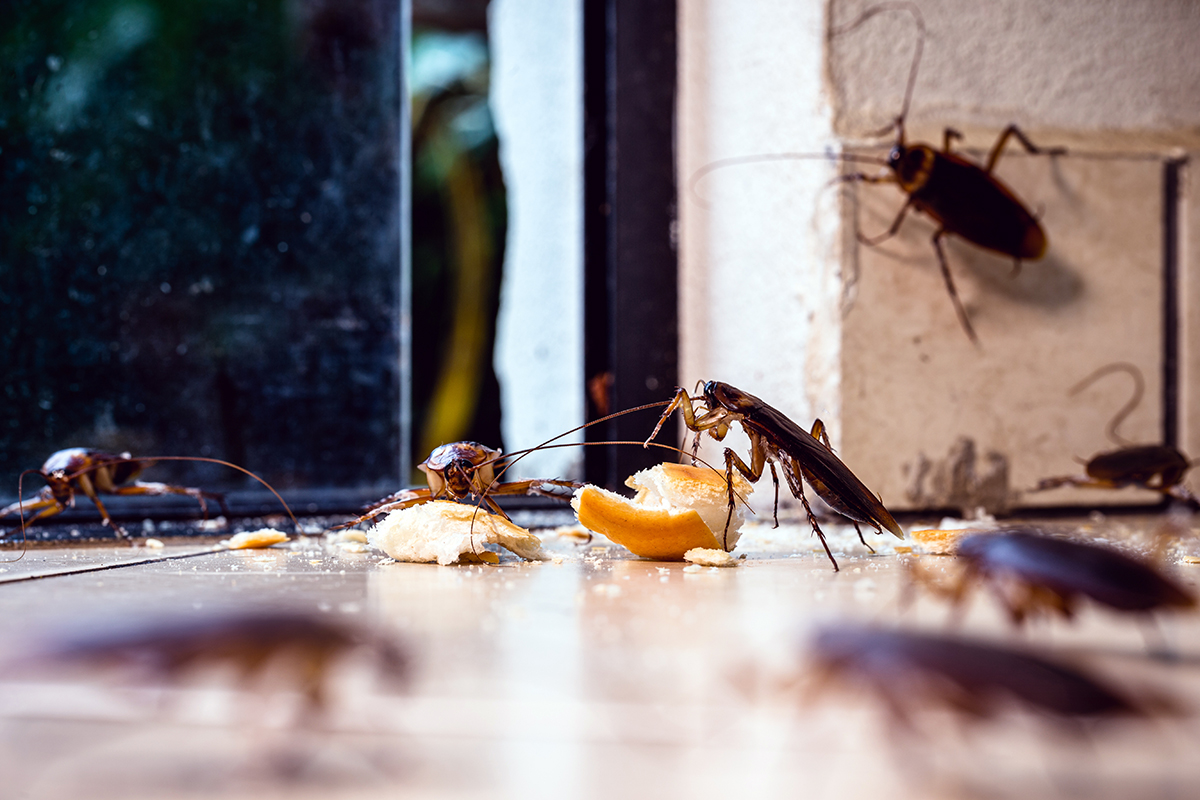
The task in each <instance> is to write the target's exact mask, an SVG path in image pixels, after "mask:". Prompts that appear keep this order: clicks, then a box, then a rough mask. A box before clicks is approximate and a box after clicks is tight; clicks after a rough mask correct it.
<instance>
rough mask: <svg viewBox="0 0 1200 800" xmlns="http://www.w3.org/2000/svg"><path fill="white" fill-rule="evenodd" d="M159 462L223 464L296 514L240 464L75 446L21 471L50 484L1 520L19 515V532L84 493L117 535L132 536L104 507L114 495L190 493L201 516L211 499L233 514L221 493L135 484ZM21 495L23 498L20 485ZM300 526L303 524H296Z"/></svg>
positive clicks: (13, 506)
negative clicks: (140, 455)
mask: <svg viewBox="0 0 1200 800" xmlns="http://www.w3.org/2000/svg"><path fill="white" fill-rule="evenodd" d="M156 461H201V462H204V463H208V464H219V465H221V466H224V467H228V468H230V469H235V470H238V471H239V472H242V473H245V474H246V475H249V476H250V477H252V478H254V479H255V480H256V481H258V482H259V483H261V484H262V485H263V486H266V487H267V489H269V490H270V491H271V493H272V494H274V495H275V497H276V499H278V500H279V502H280V503H282V504H283V507H284V509H285V510H287V513H288V516H292V512H291V509H289V508H288V506H287V503H285V502H284V501H283V498H282V497H280V496H279V493H278V492H276V491H275V490H274V489H273V488H272V487H271V486H270V484H268V483H267V482H266V481H264V480H263V479H262V478H260V477H258V476H257V475H255V474H254V473H253V472H250V471H249V470H247V469H245V468H244V467H239V466H238V465H237V464H231V463H229V462H228V461H222V460H220V459H216V458H205V457H202V456H155V457H151V458H134V457H133V456H132V455H130V454H129V453H120V454H114V453H105V452H102V451H100V450H92V449H88V448H83V447H72V448H68V449H66V450H59V451H58V452H56V453H54V454H53V455H51V456H50V457H49V458H48V459H46V463H44V464H43V465H42V466H41V468H40V469H36V470H26V471H25V472H22V473H21V477H22V479H23V478H24V476H25V475H26V474H27V473H37V474H38V475H41V476H42V478H44V479H45V481H46V486H45V487H43V488H42V490H41V491H40V492H39V493H38V494H37V495H35V496H34V497H31V498H29V499H28V500H23V499H18V500H17V501H16V502H15V503H12V504H11V505H8V506H6V507H5V508H3V509H0V517H5V516H9V515H12V514H18V515H20V517H21V527H20V530H22V531H24V529H25V527H26V526H27V525H29V524H32V523H34V522H36V521H38V520H41V519H45V518H46V517H51V516H54V515H55V514H60V513H62V512H63V511H65V510H67V509H68V508H73V507H74V506H75V493H76V492H79V493H82V494H83V496H84V497H87V498H88V499H89V500H91V501H92V503H93V504H95V506H96V510H97V511H99V512H100V516H101V518H102V519H103V523H104V525H106V526H108V527H110V528H112V529H113V531H115V532H116V534H117V536H120V537H125V536H128V534H127V533H126V531H125V529H124V528H122V527H121V526H120V525H118V524H117V523H116V522H114V521H113V519H112V517H111V516H109V513H108V509H106V508H105V507H104V503H103V502H102V501H101V500H100V495H101V494H108V495H114V496H125V497H128V496H133V495H143V496H154V497H157V496H162V495H168V494H175V495H186V496H187V497H192V498H194V499H195V500H196V501H197V502H199V504H200V509H201V512H202V513H205V514H207V511H208V506H207V502H206V501H208V500H215V501H216V502H217V503H218V504H219V505H220V506H221V510H222V511H223V512H224V513H225V514H227V515H228V514H229V509H228V508H227V507H226V505H225V496H224V495H222V494H219V493H217V492H208V491H204V490H202V489H196V488H193V487H190V486H175V485H173V484H169V483H156V482H147V481H139V480H136V478H137V476H138V475H140V474H141V472H142V470H144V469H146V468H147V467H148V466H150V465H151V464H153V463H155V462H156ZM17 491H18V494H20V486H18V489H17ZM26 512H30V513H33V516H32V517H30V518H29V519H25V513H26ZM292 522H293V523H296V518H295V517H294V516H292ZM296 527H297V528H299V524H298V523H297V524H296Z"/></svg>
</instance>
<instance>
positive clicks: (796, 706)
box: [0, 517, 1200, 799]
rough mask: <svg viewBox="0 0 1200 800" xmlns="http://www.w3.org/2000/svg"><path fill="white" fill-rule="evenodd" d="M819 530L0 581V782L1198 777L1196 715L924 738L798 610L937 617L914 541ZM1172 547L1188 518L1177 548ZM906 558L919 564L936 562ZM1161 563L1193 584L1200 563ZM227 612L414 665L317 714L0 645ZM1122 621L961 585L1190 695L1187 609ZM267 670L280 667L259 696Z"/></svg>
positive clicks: (428, 787) (92, 550) (567, 789)
mask: <svg viewBox="0 0 1200 800" xmlns="http://www.w3.org/2000/svg"><path fill="white" fill-rule="evenodd" d="M918 524H919V523H918ZM1056 524H1058V525H1068V526H1069V525H1070V524H1071V523H1069V522H1064V521H1058V522H1057V523H1056ZM1155 524H1157V519H1156V518H1154V517H1144V518H1143V517H1137V518H1124V517H1123V518H1113V519H1111V520H1102V521H1097V520H1093V521H1091V522H1087V523H1080V525H1076V526H1075V527H1080V526H1085V527H1087V528H1088V529H1089V531H1090V533H1091V534H1093V535H1099V536H1103V537H1106V538H1113V539H1119V538H1128V537H1129V536H1130V535H1136V534H1137V533H1138V532H1140V531H1144V530H1148V529H1151V528H1152V527H1153V526H1154V525H1155ZM828 527H829V529H830V530H831V531H835V534H834V537H833V538H834V542H835V547H838V549H840V550H841V551H842V552H843V553H844V554H843V555H841V556H840V557H839V560H840V562H841V564H842V571H841V572H840V573H837V574H834V572H833V571H832V570H831V569H830V567H829V564H828V562H827V561H826V560H825V558H824V556H823V555H819V554H818V553H816V552H814V550H813V543H812V541H811V539H810V538H809V536H808V530H807V526H806V525H805V526H785V527H784V528H782V529H780V530H779V531H771V530H769V529H765V528H759V529H755V530H752V531H751V532H750V533H749V534H748V535H747V537H746V538H745V539H744V540H743V543H742V547H741V548H740V550H739V552H741V551H745V552H746V553H747V558H746V559H745V560H744V561H743V562H741V564H740V565H739V566H738V567H736V568H733V569H723V570H717V569H710V568H697V567H689V566H686V565H684V564H666V563H654V562H647V561H642V560H640V559H636V558H633V557H631V556H629V555H628V554H627V553H625V551H624V550H623V549H622V548H618V547H615V546H611V545H606V544H596V543H593V544H591V545H587V546H580V545H578V544H576V543H575V542H574V541H572V540H570V539H568V538H563V537H558V536H556V535H554V534H547V535H546V540H547V543H548V549H549V550H550V551H551V552H552V553H553V554H554V555H555V559H554V560H552V561H547V562H541V563H522V562H517V561H514V560H508V559H506V560H504V561H503V562H502V563H501V564H500V566H498V567H494V566H484V567H438V566H432V565H415V564H396V563H381V555H380V554H379V553H374V552H371V551H363V550H362V548H353V547H352V548H347V547H344V546H342V545H338V544H334V543H332V542H327V541H326V540H324V539H323V538H321V537H318V536H314V537H309V538H303V539H299V540H294V541H293V542H290V543H288V544H284V545H278V546H276V547H274V548H272V549H270V550H258V551H250V550H247V551H222V552H208V553H202V554H199V555H193V556H189V557H185V558H177V559H172V560H163V561H156V562H153V563H143V564H139V565H133V566H126V567H120V568H116V569H111V570H104V571H97V572H87V573H80V574H74V575H68V576H60V577H51V578H45V579H40V580H32V581H25V582H12V583H8V584H0V604H2V605H0V607H2V608H3V610H4V614H3V615H2V617H0V648H3V650H2V652H3V654H4V655H5V656H6V657H8V658H9V659H10V661H9V665H8V666H7V667H6V668H5V671H4V673H3V675H2V681H0V737H3V739H2V744H3V746H0V774H3V776H4V779H3V786H4V787H5V788H4V790H3V791H0V795H2V796H3V797H6V798H8V797H11V798H62V797H89V798H110V797H111V798H142V797H145V798H152V797H153V798H172V797H222V798H225V797H254V798H266V797H289V798H293V797H294V798H307V797H313V798H316V797H321V798H329V797H355V798H357V797H362V798H375V797H379V798H382V797H395V796H400V795H403V796H410V797H413V796H415V797H423V796H429V797H435V796H436V797H482V796H488V797H522V798H524V797H631V796H645V797H664V796H665V797H676V796H677V797H685V796H686V797H805V798H821V797H838V798H843V797H845V798H856V797H863V798H867V797H870V798H876V799H877V798H898V797H914V798H915V797H922V798H928V797H987V798H995V797H1088V798H1128V797H1135V796H1136V797H1190V796H1195V794H1194V793H1195V791H1196V787H1197V786H1200V759H1197V758H1196V756H1195V748H1196V745H1197V744H1200V721H1198V720H1197V719H1196V717H1195V716H1193V715H1184V716H1181V717H1178V718H1162V719H1154V720H1151V721H1143V722H1137V723H1127V724H1122V725H1120V726H1118V727H1110V728H1106V729H1098V730H1093V731H1090V732H1089V733H1088V734H1087V735H1085V736H1083V737H1076V738H1070V737H1066V736H1065V735H1064V734H1062V733H1061V732H1060V731H1058V730H1057V729H1056V728H1054V727H1053V726H1050V725H1047V724H1045V723H1044V722H1041V721H1038V720H1034V719H1030V718H1028V717H1024V716H1020V715H1017V716H1014V717H1011V718H1005V719H1002V720H999V721H998V722H996V723H994V724H986V723H985V724H980V725H976V726H959V725H958V724H956V723H955V722H954V721H953V720H949V719H947V718H945V716H944V715H941V714H936V713H935V714H930V715H928V716H923V717H922V718H921V720H920V723H921V725H922V728H923V732H922V733H921V734H919V735H918V734H915V733H912V732H900V731H897V730H894V729H892V728H889V727H888V726H887V725H886V720H885V718H884V717H883V716H882V714H881V711H880V707H879V705H878V703H877V702H875V700H874V698H873V697H870V696H861V695H858V696H855V695H852V694H848V693H841V692H838V691H835V689H834V687H832V686H829V687H824V686H822V687H817V686H815V685H813V684H812V683H811V682H808V683H805V681H804V680H803V676H804V675H806V674H807V673H805V671H804V668H803V664H804V643H805V641H806V637H807V632H808V631H809V630H810V629H811V628H812V627H813V626H815V625H818V624H835V625H836V624H849V623H850V622H852V621H872V622H877V623H879V624H883V625H888V626H904V627H915V628H926V629H928V628H934V629H939V628H944V627H946V626H947V625H948V623H949V611H948V609H947V608H946V607H945V605H944V604H942V603H941V602H940V601H938V600H935V599H933V598H930V597H920V598H918V599H917V600H916V601H915V603H912V604H905V603H903V602H902V601H901V599H902V594H903V591H902V590H903V587H904V586H905V585H907V583H908V577H907V575H908V573H907V570H906V569H905V568H904V566H903V563H904V561H905V560H906V559H907V558H908V557H906V556H902V555H897V554H895V553H894V552H891V551H890V548H891V543H890V542H889V543H887V544H886V545H885V547H886V548H888V552H883V551H882V550H881V553H880V554H879V555H876V556H871V555H868V554H866V553H865V551H864V550H863V549H862V547H861V546H860V545H858V544H857V543H856V542H855V541H854V538H853V532H852V531H850V532H849V533H848V534H847V533H846V532H845V531H838V529H837V528H836V526H828ZM906 527H912V525H908V526H906ZM879 541H882V540H879ZM1193 545H1195V547H1196V548H1200V541H1198V542H1195V543H1190V544H1185V545H1184V547H1192V546H1193ZM203 549H204V546H203V545H202V544H197V543H196V542H195V541H191V540H188V541H183V542H178V541H177V540H167V546H166V547H165V548H164V549H163V550H161V551H159V550H148V549H147V548H144V547H138V548H131V547H130V546H129V545H111V546H89V547H80V548H45V547H40V548H37V549H31V550H30V551H29V552H28V553H27V554H26V555H25V556H24V558H23V559H22V560H20V561H17V562H15V563H8V564H4V565H0V566H2V567H3V570H4V571H3V572H0V581H2V580H6V579H12V578H15V577H18V576H21V575H27V574H31V573H33V572H37V571H58V570H62V569H68V568H76V567H79V566H81V565H100V564H104V563H110V562H116V561H120V560H122V559H141V558H145V557H147V556H153V557H157V556H162V555H179V554H183V553H195V552H200V551H202V550H203ZM921 559H922V561H923V562H924V563H926V564H927V565H929V566H930V567H931V568H932V569H934V570H940V569H943V568H944V566H945V564H946V563H947V562H948V559H945V558H940V557H935V556H923V557H921ZM384 561H385V560H384ZM1174 569H1175V570H1176V573H1177V574H1178V576H1179V577H1180V578H1181V580H1183V581H1184V582H1186V583H1187V584H1189V585H1191V586H1192V587H1193V588H1194V587H1195V585H1196V582H1197V576H1198V575H1200V572H1197V571H1200V566H1194V565H1188V564H1180V565H1177V566H1175V567H1174ZM1189 570H1190V571H1189ZM248 609H260V610H280V611H284V610H286V611H293V612H308V613H311V614H314V615H318V616H322V618H333V619H343V620H347V621H351V622H354V623H355V624H358V625H370V626H372V627H374V628H377V629H378V630H379V631H380V633H381V635H384V636H387V637H395V638H397V639H399V640H401V641H402V642H404V643H405V645H406V646H407V647H408V649H409V651H410V652H411V654H412V656H413V658H414V661H415V668H414V670H413V676H412V678H411V680H410V682H409V684H408V686H407V688H404V689H397V688H395V687H393V686H391V685H389V684H388V683H387V682H385V681H382V680H381V679H380V676H379V675H378V673H377V671H376V670H374V669H373V668H372V666H371V665H370V664H369V663H368V662H366V661H356V660H354V659H348V660H347V661H346V662H345V663H344V664H343V665H342V666H341V667H340V668H339V670H338V672H337V673H336V674H335V675H334V680H333V700H332V702H331V703H330V704H329V707H328V709H327V711H326V713H325V714H324V715H323V716H321V717H320V718H319V719H317V720H315V721H310V722H308V723H304V722H302V721H299V720H298V713H297V706H298V697H297V696H296V695H295V694H294V693H289V692H288V691H287V687H289V686H293V687H294V682H293V681H292V680H291V679H290V678H289V676H287V675H285V674H276V673H271V674H272V675H273V678H272V679H269V680H267V681H261V682H259V683H253V682H252V683H250V684H247V683H245V682H244V681H240V680H239V679H238V677H237V676H236V675H235V674H233V672H232V671H231V670H224V671H223V670H221V669H219V668H218V669H215V670H208V671H204V672H201V673H199V674H196V675H193V676H191V677H189V678H188V679H187V680H186V681H184V682H182V683H180V684H178V685H172V686H167V687H162V686H157V687H156V686H153V685H145V684H143V685H141V686H140V687H139V686H137V685H133V686H131V685H129V684H128V682H127V681H124V680H122V678H127V677H128V675H127V674H126V673H124V672H121V671H119V670H114V669H112V668H109V667H105V666H103V665H99V664H97V665H95V666H94V667H93V668H91V669H89V670H88V671H86V672H83V673H80V672H78V671H76V672H68V671H65V670H62V669H60V668H58V667H56V666H55V665H54V664H40V665H39V666H37V667H35V668H32V669H31V668H30V667H29V666H28V665H27V664H26V665H24V666H22V665H20V664H16V665H14V664H13V663H12V661H11V659H17V660H19V657H20V655H21V654H22V653H24V652H26V651H27V649H28V647H29V642H30V641H31V640H32V639H34V638H37V637H43V636H46V635H53V632H54V631H56V630H58V629H60V628H62V627H64V626H78V625H80V624H83V625H85V626H88V627H91V628H93V629H95V630H105V629H106V627H107V626H110V625H116V624H118V623H125V624H130V623H132V624H136V623H137V622H138V620H140V619H142V618H151V617H153V618H161V617H163V616H168V617H173V616H174V617H179V618H182V619H184V620H187V619H203V618H205V617H207V616H211V615H214V614H218V613H225V612H230V611H238V610H248ZM1144 627H1145V626H1143V625H1139V624H1138V623H1137V622H1135V621H1130V620H1129V619H1127V618H1122V617H1118V616H1116V615H1114V614H1111V613H1106V612H1103V611H1099V610H1095V609H1088V610H1086V611H1085V612H1084V613H1083V614H1082V615H1081V617H1080V618H1079V619H1078V620H1077V621H1076V622H1075V623H1073V624H1068V623H1065V622H1060V621H1054V622H1049V623H1042V624H1039V625H1034V626H1032V627H1030V628H1028V629H1027V630H1026V631H1025V632H1024V633H1019V632H1014V631H1012V630H1011V629H1010V628H1009V626H1008V625H1007V624H1006V623H1005V621H1004V620H1003V619H1002V617H1001V616H1000V614H999V613H998V612H997V610H996V608H995V606H994V605H993V603H992V602H991V601H990V600H989V599H988V598H986V597H983V596H981V597H979V598H977V599H976V600H975V601H974V602H973V603H972V604H971V606H970V608H969V611H968V612H967V614H966V615H965V618H964V619H963V620H962V621H961V623H960V624H959V629H960V630H961V631H963V632H965V633H971V634H977V635H980V636H987V637H991V638H994V639H1000V640H1006V641H1018V642H1025V643H1029V644H1038V645H1042V646H1045V647H1048V648H1051V649H1052V651H1053V652H1054V653H1056V654H1058V655H1060V656H1063V657H1066V658H1069V659H1071V660H1072V661H1074V662H1076V663H1079V664H1082V665H1085V666H1087V667H1089V668H1091V669H1092V670H1094V671H1096V672H1098V673H1100V674H1102V675H1104V676H1105V677H1107V678H1109V679H1111V680H1112V681H1114V682H1117V683H1119V684H1120V685H1121V686H1122V687H1124V688H1127V689H1129V690H1130V691H1141V692H1145V691H1153V692H1154V693H1157V694H1160V695H1163V696H1169V697H1171V698H1172V699H1173V700H1174V701H1175V702H1176V703H1183V704H1186V705H1190V707H1191V708H1195V709H1200V624H1198V622H1197V619H1196V616H1195V615H1194V614H1193V615H1189V616H1183V617H1180V616H1175V617H1171V618H1163V619H1161V620H1160V623H1159V625H1158V628H1157V632H1155V631H1151V633H1150V636H1151V638H1153V637H1154V636H1157V635H1158V634H1162V635H1163V636H1165V637H1167V640H1168V641H1169V642H1170V643H1171V646H1172V647H1173V649H1174V652H1175V653H1176V654H1177V657H1176V658H1175V659H1173V660H1169V661H1168V660H1163V659H1153V658H1150V657H1149V656H1147V646H1146V641H1147V638H1146V636H1144V630H1143V628H1144ZM798 678H799V679H800V680H799V682H797V679H798ZM264 684H267V685H271V686H276V687H282V688H280V689H279V690H278V691H274V692H272V691H265V692H264V691H259V690H260V689H263V688H265V687H264ZM805 697H807V698H808V699H807V700H805V699H804V698H805Z"/></svg>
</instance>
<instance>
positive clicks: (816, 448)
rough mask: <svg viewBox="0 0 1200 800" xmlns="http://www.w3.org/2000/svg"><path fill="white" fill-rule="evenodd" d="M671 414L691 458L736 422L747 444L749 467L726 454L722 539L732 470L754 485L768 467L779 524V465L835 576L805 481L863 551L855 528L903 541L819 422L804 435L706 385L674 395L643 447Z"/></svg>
mask: <svg viewBox="0 0 1200 800" xmlns="http://www.w3.org/2000/svg"><path fill="white" fill-rule="evenodd" d="M694 404H699V405H698V406H697V405H694ZM675 409H679V411H680V412H681V413H682V414H683V421H684V424H686V425H687V427H688V429H689V430H692V431H695V433H696V436H695V440H694V442H693V446H692V452H693V454H694V453H695V452H696V451H697V450H698V449H699V446H700V435H701V434H702V433H705V432H707V433H708V434H709V435H710V436H712V437H713V438H714V439H716V440H717V441H721V440H723V439H724V438H725V434H727V433H728V432H729V428H730V426H731V425H732V424H733V423H734V422H740V423H741V425H742V429H743V430H744V431H745V432H746V436H747V437H749V439H750V464H749V465H747V464H746V462H745V461H743V460H742V459H741V458H740V457H739V456H738V455H737V454H736V453H734V452H733V450H731V449H730V448H728V447H727V448H725V480H726V484H727V485H728V486H729V514H728V516H727V517H726V519H725V536H726V539H727V538H728V534H729V522H730V520H731V519H732V518H733V506H734V494H733V470H734V467H736V468H737V470H738V472H740V473H742V475H743V476H745V478H746V480H748V481H750V482H751V483H754V482H757V481H758V479H759V478H761V477H762V474H763V468H764V467H765V466H766V465H767V464H770V467H771V480H772V481H773V482H774V484H775V524H776V525H778V524H779V519H778V514H779V476H778V474H777V473H776V471H775V465H776V464H779V466H780V467H781V468H782V469H783V477H784V479H785V480H786V481H787V484H788V488H789V489H791V491H792V495H793V496H794V497H796V498H798V499H799V500H800V502H801V503H803V504H804V511H805V513H807V514H808V521H809V523H810V524H811V525H812V530H813V533H814V534H816V536H817V538H818V539H820V540H821V546H822V547H824V548H825V554H826V555H827V556H829V560H830V561H831V562H833V569H834V571H835V572H836V571H837V570H838V563H837V559H835V558H834V557H833V553H832V552H830V550H829V545H828V543H827V542H826V541H825V534H824V533H822V531H821V526H820V525H819V524H818V523H817V518H816V515H814V514H813V511H812V508H811V507H810V506H809V505H808V499H807V498H806V497H805V496H804V482H805V481H807V482H808V485H809V486H811V487H812V490H813V491H814V492H816V493H817V496H818V497H820V498H821V499H822V500H824V501H825V502H826V503H827V504H829V506H830V508H832V509H833V510H834V511H836V512H837V513H839V514H841V515H842V516H843V517H846V518H847V519H849V520H850V521H851V522H852V523H853V524H854V530H856V531H858V538H859V541H861V542H862V543H863V545H865V546H866V547H867V549H871V548H870V545H868V544H867V541H866V539H864V538H863V535H862V529H861V528H859V527H858V524H859V523H860V522H861V523H864V524H866V525H870V526H872V527H873V528H874V529H875V531H876V533H880V534H882V533H883V528H886V529H887V530H889V531H891V532H892V533H893V534H894V535H895V536H897V537H898V538H900V539H903V538H904V531H903V530H902V529H901V528H900V526H899V525H898V524H897V523H896V520H895V519H893V518H892V515H891V513H889V512H888V510H887V509H886V508H884V506H883V501H882V500H880V499H879V498H877V497H876V496H875V495H874V494H872V493H871V490H870V489H868V488H867V487H866V486H865V485H863V482H862V481H860V480H859V479H858V478H857V477H856V476H855V475H854V473H853V472H851V471H850V468H849V467H847V466H846V465H845V464H843V463H842V461H841V459H839V458H838V457H837V456H836V455H834V452H833V448H832V447H831V446H830V444H829V437H828V436H826V434H825V424H824V423H823V422H821V420H819V419H818V420H816V421H815V422H814V423H813V427H812V431H811V432H810V431H806V430H804V429H803V428H801V427H800V426H799V425H797V424H796V423H795V422H793V421H792V420H791V419H789V418H788V417H787V416H786V415H784V414H783V413H782V412H781V411H778V410H777V409H775V408H772V407H771V406H769V405H767V404H766V403H764V402H763V401H762V400H760V399H758V398H757V397H755V396H754V395H752V394H749V393H748V392H743V391H742V390H741V389H737V388H735V387H733V386H730V385H729V384H728V383H722V382H720V381H707V382H705V383H704V389H703V394H700V395H697V396H695V397H692V396H690V395H689V394H688V392H687V390H686V389H683V388H680V389H677V390H676V392H675V397H674V399H672V400H671V402H670V403H669V404H668V405H667V407H666V409H665V410H664V411H663V413H662V416H661V417H659V420H658V424H657V425H655V426H654V432H653V433H651V434H650V438H649V439H647V440H646V444H647V445H649V444H650V440H651V439H653V438H654V437H655V436H657V435H658V432H659V430H660V429H661V428H662V426H663V423H664V422H666V421H667V418H668V417H670V416H671V414H672V413H673V412H674V411H675ZM726 549H728V547H726ZM872 552H874V551H873V550H872Z"/></svg>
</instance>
